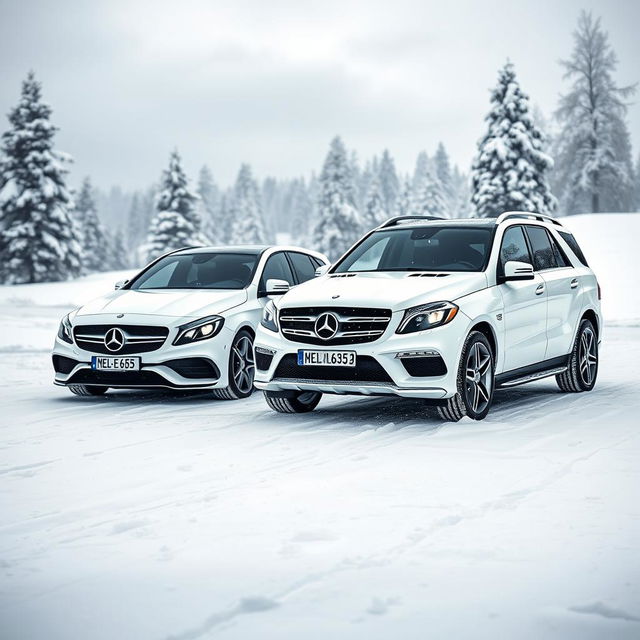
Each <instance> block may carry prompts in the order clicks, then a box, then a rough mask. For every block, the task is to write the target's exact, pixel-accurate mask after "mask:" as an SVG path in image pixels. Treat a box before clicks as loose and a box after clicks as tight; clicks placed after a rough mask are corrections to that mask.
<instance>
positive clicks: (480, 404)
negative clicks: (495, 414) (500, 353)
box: [465, 342, 493, 413]
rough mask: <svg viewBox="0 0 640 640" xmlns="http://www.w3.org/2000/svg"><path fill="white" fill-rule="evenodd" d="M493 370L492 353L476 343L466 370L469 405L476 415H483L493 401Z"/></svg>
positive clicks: (466, 391) (469, 355) (468, 356)
mask: <svg viewBox="0 0 640 640" xmlns="http://www.w3.org/2000/svg"><path fill="white" fill-rule="evenodd" d="M492 384H493V370H492V363H491V352H490V351H489V349H488V348H487V347H486V346H485V345H484V344H483V343H482V342H476V343H474V345H473V346H472V347H471V349H470V350H469V354H468V355H467V363H466V369H465V393H466V400H467V403H468V405H469V406H470V407H471V409H472V411H473V412H474V413H482V412H483V411H484V410H485V409H486V407H487V405H488V404H489V401H490V399H491V386H492Z"/></svg>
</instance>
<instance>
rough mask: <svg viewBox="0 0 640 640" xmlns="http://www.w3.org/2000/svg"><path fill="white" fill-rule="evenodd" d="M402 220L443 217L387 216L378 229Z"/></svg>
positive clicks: (438, 218)
mask: <svg viewBox="0 0 640 640" xmlns="http://www.w3.org/2000/svg"><path fill="white" fill-rule="evenodd" d="M404 220H444V218H440V217H439V216H396V217H395V218H389V219H388V220H387V221H386V222H383V223H382V224H381V225H380V226H379V227H378V229H386V228H387V227H393V226H395V225H396V224H398V222H403V221H404Z"/></svg>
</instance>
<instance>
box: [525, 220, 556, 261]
mask: <svg viewBox="0 0 640 640" xmlns="http://www.w3.org/2000/svg"><path fill="white" fill-rule="evenodd" d="M527 235H528V236H529V242H530V243H531V251H532V253H533V267H534V269H535V270H536V271H544V270H545V269H554V268H555V267H557V266H558V264H557V263H556V258H555V256H554V254H553V249H552V248H551V242H549V236H548V234H547V230H546V229H545V228H544V227H530V226H527Z"/></svg>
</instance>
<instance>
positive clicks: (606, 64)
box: [555, 11, 635, 213]
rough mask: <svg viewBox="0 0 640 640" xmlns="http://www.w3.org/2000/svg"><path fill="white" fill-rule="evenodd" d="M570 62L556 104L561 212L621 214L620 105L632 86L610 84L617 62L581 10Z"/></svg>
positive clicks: (624, 193) (626, 147)
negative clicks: (570, 83)
mask: <svg viewBox="0 0 640 640" xmlns="http://www.w3.org/2000/svg"><path fill="white" fill-rule="evenodd" d="M573 37H574V41H575V44H574V49H573V54H572V56H571V59H570V60H566V61H564V62H562V65H563V66H564V68H565V78H568V79H570V80H573V86H572V87H571V90H570V91H569V93H567V94H566V95H564V96H562V98H561V99H560V107H559V108H558V111H557V112H556V116H557V117H558V120H559V121H560V123H561V126H562V129H561V132H560V135H559V136H558V138H557V140H558V145H557V147H558V149H557V155H556V157H557V164H556V176H555V177H556V180H555V181H556V183H557V185H558V187H559V190H560V191H559V193H560V194H561V200H562V204H563V207H564V208H565V209H566V211H567V213H578V212H580V211H588V210H590V211H591V212H592V213H598V212H599V211H601V210H602V208H603V207H604V210H605V211H606V210H609V211H611V210H612V209H613V210H616V211H624V210H629V209H630V208H631V207H632V200H633V196H632V191H633V186H632V174H633V163H632V160H631V143H630V140H629V131H628V129H627V124H626V122H625V116H626V113H627V105H626V103H625V100H626V99H627V98H628V97H630V96H631V94H633V92H634V91H635V85H634V86H628V87H619V86H617V85H616V83H615V82H614V80H613V77H612V75H613V72H614V71H615V70H616V67H617V65H618V60H617V58H616V55H615V53H614V52H613V51H612V49H611V45H610V44H609V41H608V37H607V34H606V33H605V32H604V31H603V30H602V27H601V26H600V20H599V19H598V20H594V19H593V17H592V16H591V14H590V13H587V12H585V11H583V12H582V13H581V15H580V18H579V20H578V28H577V30H576V31H575V32H574V34H573Z"/></svg>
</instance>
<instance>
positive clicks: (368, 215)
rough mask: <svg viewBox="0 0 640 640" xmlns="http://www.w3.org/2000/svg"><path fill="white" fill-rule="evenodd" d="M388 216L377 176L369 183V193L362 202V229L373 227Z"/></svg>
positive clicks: (366, 229)
mask: <svg viewBox="0 0 640 640" xmlns="http://www.w3.org/2000/svg"><path fill="white" fill-rule="evenodd" d="M388 217H389V216H387V213H386V211H385V207H384V202H383V199H382V189H381V187H380V181H379V180H378V178H374V179H373V180H372V181H371V184H370V185H369V193H368V194H367V199H366V202H365V204H364V214H363V215H362V219H363V224H364V231H369V230H370V229H374V228H375V227H377V226H378V225H379V224H381V223H382V222H384V221H385V220H386V219H387V218H388Z"/></svg>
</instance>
